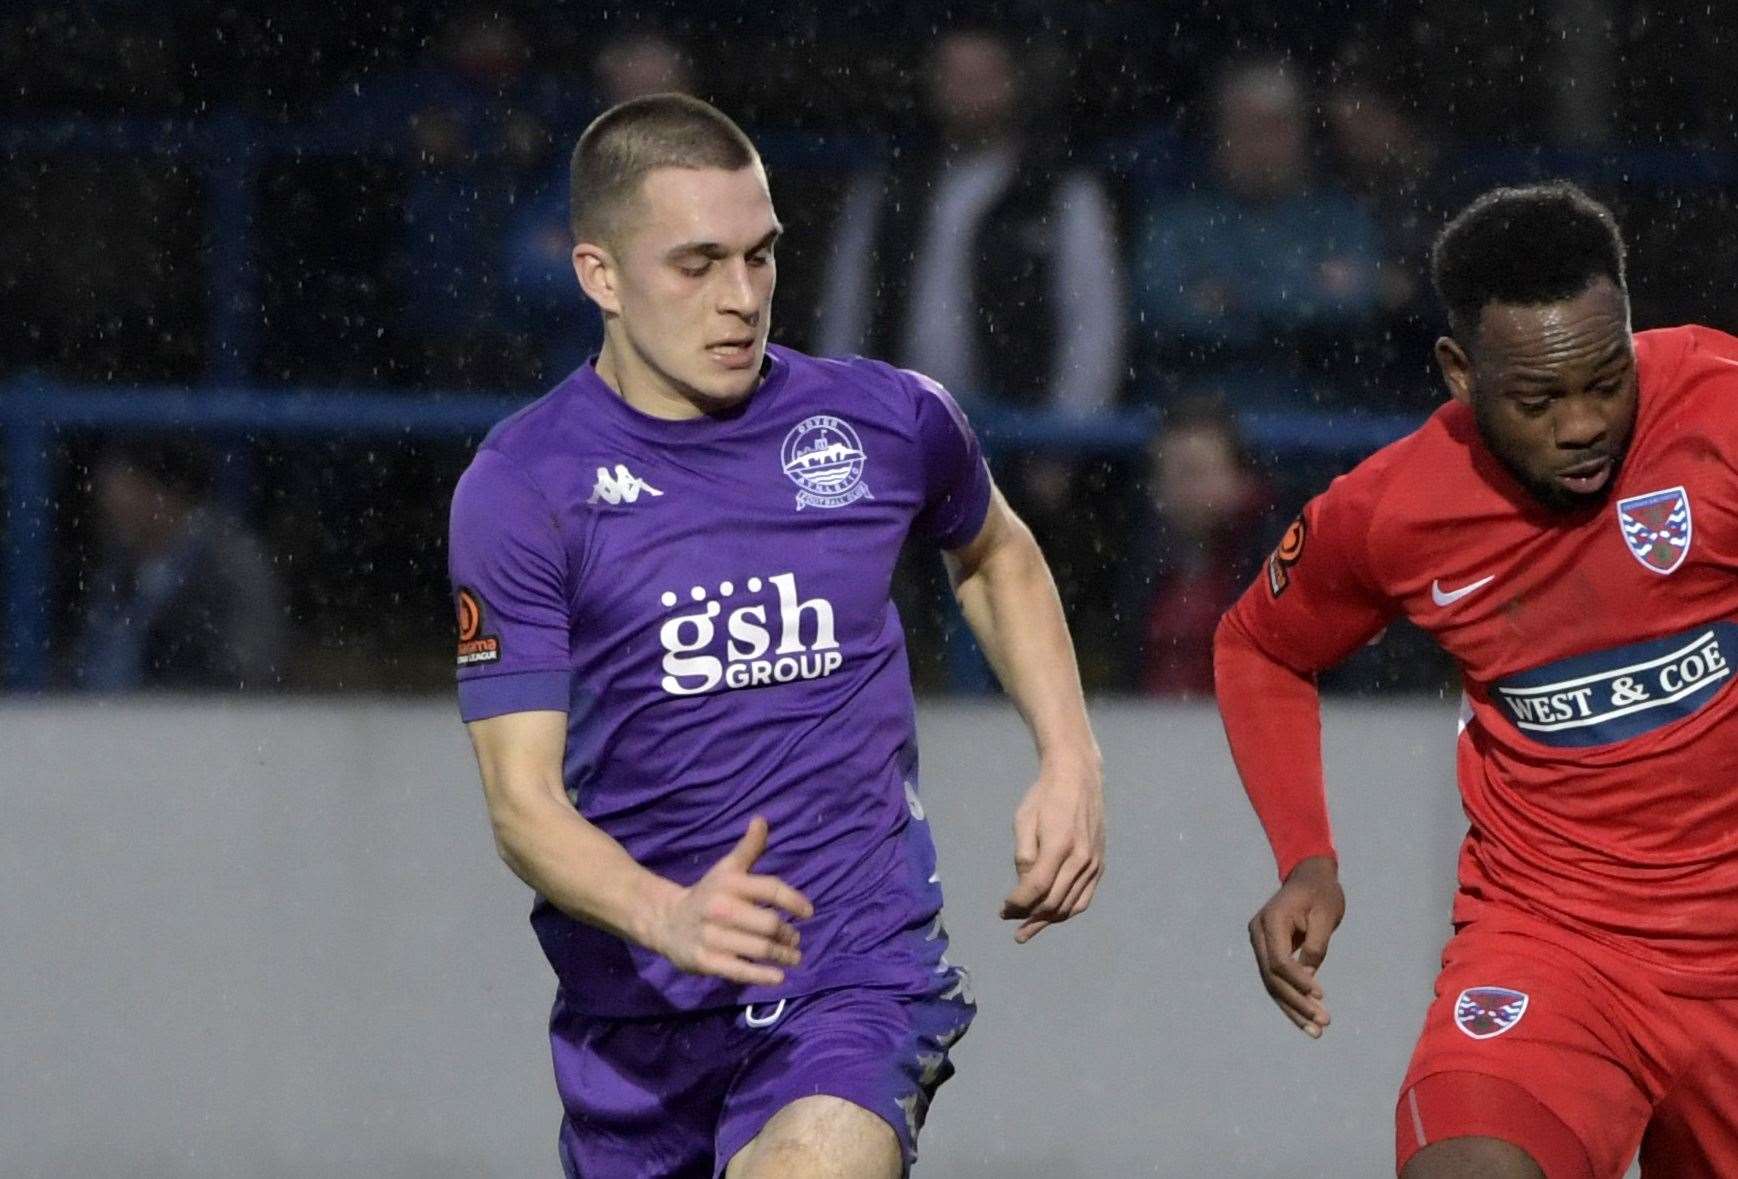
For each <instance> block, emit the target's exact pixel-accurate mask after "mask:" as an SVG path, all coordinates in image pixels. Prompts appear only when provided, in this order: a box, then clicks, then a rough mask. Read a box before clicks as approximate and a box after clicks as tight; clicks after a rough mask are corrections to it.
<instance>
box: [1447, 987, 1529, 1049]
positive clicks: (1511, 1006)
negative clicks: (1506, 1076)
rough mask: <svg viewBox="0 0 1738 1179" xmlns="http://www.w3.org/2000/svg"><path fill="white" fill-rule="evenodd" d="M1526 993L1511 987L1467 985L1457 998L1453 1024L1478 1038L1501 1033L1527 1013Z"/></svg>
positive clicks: (1483, 1038)
mask: <svg viewBox="0 0 1738 1179" xmlns="http://www.w3.org/2000/svg"><path fill="white" fill-rule="evenodd" d="M1527 1003H1528V998H1527V993H1526V992H1525V991H1511V990H1510V989H1509V988H1508V987H1468V988H1467V989H1466V990H1464V991H1462V992H1461V993H1460V997H1459V998H1458V999H1456V1000H1455V1001H1454V1024H1455V1026H1456V1027H1458V1028H1459V1029H1460V1030H1461V1031H1463V1032H1465V1033H1466V1034H1467V1035H1469V1036H1471V1037H1472V1038H1473V1039H1475V1040H1488V1039H1490V1038H1491V1037H1492V1036H1500V1035H1502V1034H1503V1033H1504V1032H1506V1031H1508V1030H1509V1029H1510V1028H1512V1027H1514V1026H1515V1025H1516V1024H1518V1023H1520V1022H1521V1016H1523V1015H1525V1014H1527Z"/></svg>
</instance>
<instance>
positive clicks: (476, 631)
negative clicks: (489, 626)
mask: <svg viewBox="0 0 1738 1179" xmlns="http://www.w3.org/2000/svg"><path fill="white" fill-rule="evenodd" d="M458 612H459V666H460V667H469V666H471V665H472V664H475V663H494V662H495V661H496V660H498V659H500V658H501V640H500V639H499V638H497V637H496V636H494V635H486V634H483V633H482V631H483V599H481V598H479V597H478V596H477V594H476V592H475V591H474V590H471V589H469V588H467V587H465V586H462V585H461V586H460V587H459V600H458Z"/></svg>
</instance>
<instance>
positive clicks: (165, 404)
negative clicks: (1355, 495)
mask: <svg viewBox="0 0 1738 1179" xmlns="http://www.w3.org/2000/svg"><path fill="white" fill-rule="evenodd" d="M524 401H525V399H524V398H511V397H494V396H482V395H477V394H457V393H430V392H417V393H380V392H362V391H357V390H349V389H298V390H283V389H254V388H243V387H231V386H220V387H201V388H199V389H197V390H195V389H185V388H165V387H154V386H150V387H147V386H140V387H133V388H125V389H120V388H110V387H93V386H76V385H66V384H59V383H56V382H52V381H49V380H45V379H42V378H39V377H24V378H20V379H18V380H15V381H13V382H11V383H10V384H8V385H4V386H0V463H3V464H4V466H3V469H4V473H5V487H6V501H5V505H4V507H5V514H4V517H3V519H0V525H3V534H0V607H3V608H4V610H5V618H6V634H7V646H8V650H7V652H6V659H5V666H6V677H5V685H4V686H5V687H7V688H10V689H15V690H31V689H38V688H42V687H44V686H46V684H47V682H48V678H49V677H48V672H49V662H48V655H49V651H48V642H49V639H48V636H49V635H50V634H51V633H52V627H53V621H54V620H53V617H52V608H51V603H52V601H53V594H54V579H55V562H54V537H55V512H56V503H55V498H56V497H55V489H56V487H57V485H58V481H59V472H57V471H56V470H55V469H54V463H55V454H56V444H57V442H58V441H59V439H60V437H61V436H62V435H64V434H66V433H68V432H93V433H100V434H105V435H114V434H125V433H140V432H153V433H158V432H164V431H176V432H183V431H184V432H187V433H189V434H193V435H203V436H207V437H212V438H243V439H247V438H255V437H259V436H261V435H265V436H270V435H293V436H295V437H297V438H299V439H304V440H305V439H308V438H311V437H321V436H324V437H350V438H358V437H387V438H394V437H396V438H409V437H416V438H455V439H456V438H464V437H467V436H468V437H481V435H482V434H483V433H484V432H486V431H487V430H488V428H489V427H490V426H492V425H493V424H494V423H495V422H497V421H499V420H500V419H501V418H503V417H505V416H506V415H507V414H509V413H511V412H512V411H513V410H515V409H517V408H518V407H519V406H520V405H522V404H523V403H524ZM967 405H968V408H969V409H970V411H971V413H972V417H973V421H974V423H975V424H976V426H977V428H978V431H979V433H980V434H981V436H982V437H983V440H984V445H985V447H986V448H987V449H988V450H990V451H991V453H992V454H993V453H995V452H997V451H1000V450H1010V449H1019V450H1027V451H1050V452H1054V453H1060V454H1069V455H1086V454H1090V455H1127V454H1132V453H1135V452H1137V451H1138V450H1139V449H1140V448H1141V447H1142V446H1143V445H1145V443H1146V441H1147V439H1148V438H1150V437H1151V435H1152V432H1153V429H1154V427H1155V425H1156V421H1155V418H1154V416H1153V415H1152V414H1150V413H1145V412H1141V411H1137V410H1125V411H1121V412H1118V413H1114V414H1107V415H1103V416H1096V417H1078V416H1074V415H1069V414H1062V413H1055V412H1022V411H1012V410H1007V409H1002V408H997V407H994V406H992V405H990V404H989V403H987V402H984V401H981V400H979V401H972V400H970V399H968V401H967ZM1242 424H1243V427H1244V430H1245V432H1246V435H1247V437H1248V439H1249V441H1250V443H1251V444H1252V445H1253V446H1254V447H1256V448H1258V449H1260V450H1262V451H1265V452H1271V453H1300V452H1302V453H1312V454H1327V455H1357V454H1363V453H1366V452H1368V451H1371V450H1374V449H1376V448H1377V447H1378V446H1381V445H1383V444H1384V443H1386V442H1389V441H1392V440H1393V439H1394V438H1397V437H1399V436H1400V435H1401V434H1403V433H1404V432H1405V431H1407V430H1408V429H1411V428H1412V427H1413V426H1414V425H1416V421H1415V420H1414V419H1412V418H1409V417H1404V416H1370V415H1361V414H1360V415H1351V414H1348V415H1326V414H1322V413H1317V412H1307V411H1296V412H1288V411H1272V412H1250V413H1246V414H1244V415H1243V416H1242Z"/></svg>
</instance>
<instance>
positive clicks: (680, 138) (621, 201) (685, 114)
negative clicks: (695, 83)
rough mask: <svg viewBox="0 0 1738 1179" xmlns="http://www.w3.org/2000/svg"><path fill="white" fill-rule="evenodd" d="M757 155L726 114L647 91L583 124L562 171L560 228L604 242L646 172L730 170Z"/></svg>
mask: <svg viewBox="0 0 1738 1179" xmlns="http://www.w3.org/2000/svg"><path fill="white" fill-rule="evenodd" d="M759 160H760V155H759V153H758V152H756V151H755V150H754V144H753V143H751V142H750V141H749V138H748V136H746V135H744V134H743V133H742V128H741V127H738V126H737V125H736V124H735V123H734V122H732V121H731V119H730V116H729V115H726V114H725V113H724V112H723V111H721V110H719V109H718V108H717V107H715V106H713V105H712V104H711V103H708V102H702V101H701V100H700V99H698V98H691V97H689V96H688V95H686V94H649V95H647V96H646V97H644V98H634V99H629V100H628V101H627V102H623V103H619V104H617V105H616V106H612V107H611V108H610V109H609V110H607V111H605V112H604V113H603V114H601V115H599V116H598V117H597V118H595V119H593V120H592V121H591V126H589V127H587V128H586V129H585V132H584V134H582V135H581V136H580V137H579V143H578V144H577V145H576V146H575V147H574V149H573V161H572V163H571V164H570V165H569V168H568V224H569V227H570V228H571V229H572V230H573V238H574V241H576V242H578V241H588V240H589V241H598V240H602V239H606V238H607V237H608V236H609V234H610V233H611V231H613V230H614V229H615V228H616V220H617V218H618V217H619V215H620V213H621V211H622V208H623V207H624V206H625V205H626V204H627V203H628V202H629V201H630V200H632V199H633V198H634V197H635V196H637V195H638V194H639V188H640V182H641V181H642V180H643V179H645V176H646V173H648V172H650V171H652V170H653V169H654V168H722V169H724V170H725V171H727V172H735V171H737V170H738V169H741V168H747V167H749V166H751V165H753V164H756V163H758V162H759Z"/></svg>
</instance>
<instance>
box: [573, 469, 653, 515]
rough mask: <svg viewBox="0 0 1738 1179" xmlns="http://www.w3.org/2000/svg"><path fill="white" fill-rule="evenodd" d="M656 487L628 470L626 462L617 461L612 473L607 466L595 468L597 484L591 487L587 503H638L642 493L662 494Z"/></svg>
mask: <svg viewBox="0 0 1738 1179" xmlns="http://www.w3.org/2000/svg"><path fill="white" fill-rule="evenodd" d="M663 494H664V493H663V492H661V491H659V490H658V489H657V488H656V487H653V486H652V485H651V484H650V483H647V482H646V481H645V480H644V479H642V478H640V477H639V476H638V475H635V474H633V473H632V472H631V471H629V470H628V468H627V464H626V463H617V464H616V469H615V471H614V472H613V473H612V472H611V471H610V469H609V468H608V467H599V468H598V469H597V486H596V487H594V488H592V489H591V498H590V499H588V500H586V501H585V502H586V503H588V504H595V503H606V504H611V505H615V504H631V503H638V502H639V499H640V496H642V495H663Z"/></svg>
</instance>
